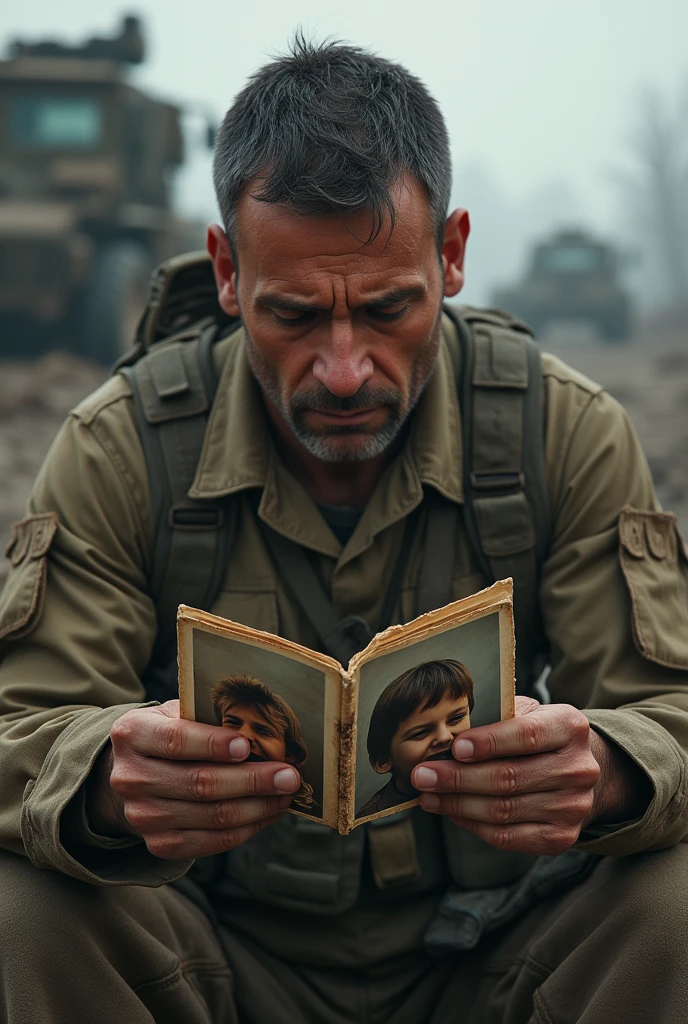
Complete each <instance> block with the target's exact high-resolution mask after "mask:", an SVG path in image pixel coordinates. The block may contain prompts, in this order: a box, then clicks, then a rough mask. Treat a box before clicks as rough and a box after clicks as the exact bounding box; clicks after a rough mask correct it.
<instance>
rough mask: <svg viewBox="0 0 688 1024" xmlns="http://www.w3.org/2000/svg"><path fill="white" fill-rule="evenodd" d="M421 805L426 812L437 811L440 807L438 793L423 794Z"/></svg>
mask: <svg viewBox="0 0 688 1024" xmlns="http://www.w3.org/2000/svg"><path fill="white" fill-rule="evenodd" d="M420 805H421V807H423V808H424V809H425V810H426V811H436V810H437V808H438V807H439V805H440V798H439V797H438V795H437V793H423V795H422V797H421V798H420Z"/></svg>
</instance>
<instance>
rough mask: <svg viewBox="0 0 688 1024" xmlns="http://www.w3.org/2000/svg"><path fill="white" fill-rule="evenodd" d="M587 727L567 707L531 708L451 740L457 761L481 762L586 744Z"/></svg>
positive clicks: (581, 716) (577, 713)
mask: <svg viewBox="0 0 688 1024" xmlns="http://www.w3.org/2000/svg"><path fill="white" fill-rule="evenodd" d="M589 737H590V723H589V722H588V720H587V718H586V717H585V715H584V714H583V712H582V711H579V710H578V708H574V707H572V706H571V705H569V704H547V705H544V706H540V707H539V708H535V709H533V708H531V709H530V710H528V711H527V712H525V713H523V714H518V715H516V717H514V718H507V719H505V720H504V721H503V722H493V723H492V724H491V725H482V726H477V727H476V728H475V729H467V730H466V731H465V732H463V733H461V735H460V736H459V737H457V739H455V740H454V745H453V747H452V753H453V755H454V757H455V758H456V759H457V760H458V761H485V760H487V759H488V758H495V757H522V756H523V755H525V754H537V753H542V752H544V751H548V750H559V749H560V748H562V747H565V746H568V745H569V744H572V743H573V744H584V743H586V742H588V743H589Z"/></svg>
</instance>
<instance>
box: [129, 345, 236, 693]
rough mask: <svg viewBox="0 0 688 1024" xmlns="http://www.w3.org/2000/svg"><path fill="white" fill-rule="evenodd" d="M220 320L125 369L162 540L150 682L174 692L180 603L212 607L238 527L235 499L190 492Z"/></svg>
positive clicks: (154, 589) (155, 565) (154, 578)
mask: <svg viewBox="0 0 688 1024" xmlns="http://www.w3.org/2000/svg"><path fill="white" fill-rule="evenodd" d="M217 333H218V330H217V327H215V326H214V325H209V326H207V327H205V328H204V329H203V330H201V331H200V333H199V332H198V331H196V332H193V333H191V334H190V335H188V336H181V337H178V338H177V339H175V340H172V341H168V342H165V343H161V344H160V346H159V347H158V346H156V347H155V348H154V349H153V350H152V351H151V352H150V353H149V355H148V357H147V358H146V359H143V360H140V361H139V362H138V363H136V364H135V365H134V366H131V367H124V368H122V369H121V371H120V372H121V373H123V374H124V375H125V376H126V377H127V378H128V380H129V383H130V385H131V388H132V393H133V397H134V405H135V410H136V424H137V429H138V432H139V436H140V438H141V444H142V447H143V451H144V455H145V458H146V463H147V465H148V475H149V481H150V488H151V505H152V508H153V515H154V530H155V547H154V550H153V559H152V565H151V571H150V577H149V579H150V584H149V586H150V592H151V596H152V597H153V599H154V601H155V605H156V613H157V618H158V631H157V635H156V642H155V646H154V650H153V655H152V657H151V660H150V665H149V671H148V674H147V677H146V679H145V683H146V690H147V693H148V695H149V696H150V697H152V698H154V699H161V700H167V699H169V695H170V693H171V692H172V693H174V690H175V688H176V673H175V670H176V659H175V657H174V650H175V640H176V620H177V608H178V606H179V605H180V604H182V603H187V604H192V605H196V606H198V607H203V608H205V607H209V605H210V604H211V603H212V601H213V599H214V596H215V594H216V593H217V590H218V588H219V586H220V583H221V581H222V576H223V573H224V568H225V564H226V560H227V557H228V554H229V548H230V545H231V541H232V533H233V529H234V516H233V515H232V508H231V505H230V504H228V503H223V502H211V501H194V500H191V499H190V498H188V497H187V492H188V490H189V488H190V487H191V484H192V482H193V478H194V476H195V474H196V466H197V464H198V459H199V456H200V451H201V447H202V444H203V436H204V433H205V427H206V423H207V418H208V414H209V411H210V408H211V406H212V402H213V398H214V395H215V388H216V385H217V379H216V373H215V366H214V361H213V344H214V342H215V339H216V337H217Z"/></svg>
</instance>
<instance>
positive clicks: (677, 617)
mask: <svg viewBox="0 0 688 1024" xmlns="http://www.w3.org/2000/svg"><path fill="white" fill-rule="evenodd" d="M619 559H620V562H621V569H622V572H623V574H624V577H625V580H626V584H627V586H628V592H629V594H630V598H631V607H632V614H633V639H634V640H635V645H636V647H637V649H638V651H639V652H640V654H642V656H643V657H644V658H647V659H648V661H654V662H657V664H658V665H665V666H666V667H667V668H679V669H688V556H687V555H686V549H685V545H684V543H683V539H682V537H681V535H680V533H679V530H678V526H677V524H676V516H673V515H667V514H664V513H662V512H644V511H640V510H639V509H634V508H630V507H628V506H627V507H626V508H624V509H622V511H621V515H620V516H619Z"/></svg>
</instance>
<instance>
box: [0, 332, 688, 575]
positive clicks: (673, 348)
mask: <svg viewBox="0 0 688 1024" xmlns="http://www.w3.org/2000/svg"><path fill="white" fill-rule="evenodd" d="M543 347H544V348H547V349H549V350H550V351H553V352H555V353H556V354H557V355H559V356H560V357H561V358H563V359H565V360H566V361H567V362H569V363H571V364H572V365H573V366H575V367H576V368H577V369H579V370H581V371H582V372H583V373H585V374H586V375H587V376H588V377H592V378H593V380H596V381H599V382H600V383H602V384H604V385H605V386H606V387H607V388H608V389H609V391H611V393H612V394H613V395H614V396H615V397H616V398H618V399H619V401H620V402H622V404H623V405H625V406H626V408H627V409H628V411H629V413H630V415H631V418H632V420H633V422H634V424H635V427H636V429H637V431H638V434H639V435H640V438H641V441H642V443H643V446H644V448H645V451H646V453H647V456H648V459H649V462H650V466H651V467H652V472H653V475H654V478H655V482H656V485H657V491H658V493H659V497H660V501H661V502H662V505H663V506H664V508H665V509H667V510H670V511H672V512H675V513H676V515H677V516H678V517H679V521H680V523H681V527H682V529H683V531H684V533H688V338H685V339H682V338H678V337H676V336H674V338H673V339H668V338H665V339H664V340H663V341H662V342H661V343H658V342H657V340H656V338H655V339H654V340H652V341H651V340H650V338H649V337H646V338H644V339H643V338H640V339H638V340H637V341H635V342H634V343H633V344H629V345H616V346H613V347H607V346H600V345H598V344H595V342H594V339H590V338H588V337H586V336H585V335H574V334H572V333H571V332H570V331H569V332H566V331H564V332H563V333H562V332H559V333H557V332H556V331H555V332H553V333H552V334H551V335H550V337H548V338H546V339H545V340H544V344H543ZM104 376H105V373H104V371H103V370H102V368H100V367H97V366H94V365H93V364H90V363H87V362H84V361H82V360H79V359H76V358H75V357H74V356H69V355H65V354H63V353H58V352H53V353H50V354H48V355H46V356H44V357H43V358H41V359H39V360H37V361H33V362H21V361H11V362H10V361H0V551H4V549H5V546H6V545H7V543H8V541H9V539H10V536H11V523H12V521H13V520H15V519H19V518H21V516H22V514H23V510H24V505H25V502H26V499H27V497H28V494H29V490H30V487H31V482H32V480H33V478H34V476H35V474H36V472H37V471H38V469H39V467H40V464H41V462H42V460H43V458H44V456H45V454H46V452H47V450H48V448H49V446H50V443H51V441H52V440H53V437H54V436H55V434H56V432H57V430H58V429H59V426H60V424H61V422H62V420H63V418H64V416H65V414H66V413H67V412H68V411H69V409H71V408H72V407H73V406H74V405H75V404H76V403H77V402H78V401H79V400H80V399H81V398H82V397H83V396H84V395H86V394H88V393H89V392H90V391H92V390H93V389H94V388H96V387H97V386H98V385H99V384H100V383H101V381H102V380H103V379H104ZM6 571H7V562H6V560H4V559H3V558H2V557H1V556H0V582H1V581H2V579H3V578H4V576H5V575H6Z"/></svg>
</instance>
